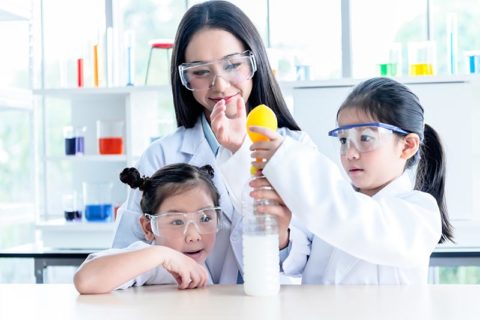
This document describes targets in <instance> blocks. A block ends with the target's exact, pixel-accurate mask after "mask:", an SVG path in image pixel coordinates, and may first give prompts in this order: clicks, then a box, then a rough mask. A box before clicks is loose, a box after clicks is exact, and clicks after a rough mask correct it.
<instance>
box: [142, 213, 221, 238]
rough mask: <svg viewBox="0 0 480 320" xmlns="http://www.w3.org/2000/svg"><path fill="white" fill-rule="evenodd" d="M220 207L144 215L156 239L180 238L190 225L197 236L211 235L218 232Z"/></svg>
mask: <svg viewBox="0 0 480 320" xmlns="http://www.w3.org/2000/svg"><path fill="white" fill-rule="evenodd" d="M221 212H222V209H221V208H220V207H214V208H205V209H201V210H198V211H194V212H160V213H158V214H147V213H146V214H145V216H146V217H147V219H149V220H150V226H151V227H152V231H153V234H155V235H156V236H157V237H162V238H171V237H181V236H184V235H185V234H186V233H187V230H188V228H189V226H190V225H192V227H194V228H195V230H196V231H197V232H198V233H199V234H211V233H215V232H217V231H218V225H219V219H220V215H221Z"/></svg>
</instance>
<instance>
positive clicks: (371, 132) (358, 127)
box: [328, 122, 408, 155]
mask: <svg viewBox="0 0 480 320" xmlns="http://www.w3.org/2000/svg"><path fill="white" fill-rule="evenodd" d="M394 133H397V134H401V135H407V134H408V132H407V131H405V130H403V129H400V128H399V127H396V126H392V125H390V124H386V123H381V122H367V123H356V124H350V125H346V126H342V127H339V128H336V129H334V130H332V131H329V132H328V135H329V136H331V137H337V138H338V141H339V142H340V154H341V155H345V154H346V153H347V150H348V149H349V148H351V147H354V148H355V149H356V150H357V151H358V152H360V153H364V152H370V151H374V150H376V149H378V148H379V147H381V146H382V145H383V143H384V142H385V141H388V139H389V138H391V136H392V135H393V134H394Z"/></svg>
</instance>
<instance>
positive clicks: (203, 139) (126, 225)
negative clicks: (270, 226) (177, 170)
mask: <svg viewBox="0 0 480 320" xmlns="http://www.w3.org/2000/svg"><path fill="white" fill-rule="evenodd" d="M171 82H172V91H173V98H174V106H175V113H176V118H177V124H178V129H177V130H176V131H175V132H174V133H173V134H171V135H168V136H166V137H164V138H163V139H160V140H158V141H156V142H154V143H153V144H152V145H151V146H150V147H149V148H148V149H147V150H146V151H145V153H144V154H143V155H142V157H141V158H140V160H139V162H138V164H137V169H138V170H139V171H140V173H141V174H143V175H146V176H150V175H152V174H153V173H154V172H155V171H157V170H158V169H159V168H161V167H163V166H164V165H166V164H171V163H177V162H185V163H189V164H192V165H196V166H203V165H206V164H210V165H211V166H212V167H213V168H214V170H215V172H217V173H218V174H216V175H215V177H214V183H215V185H216V187H217V189H218V190H219V193H220V206H221V207H222V209H223V211H224V219H223V221H222V225H221V228H220V231H219V233H218V234H217V241H216V244H215V247H214V249H213V250H212V252H211V254H210V255H209V257H208V258H207V261H206V266H207V268H208V270H209V272H210V276H211V278H212V280H213V282H214V283H236V282H237V280H238V279H241V271H242V260H243V259H242V247H241V244H242V241H241V240H242V239H241V215H240V213H239V212H238V210H236V209H235V207H236V206H234V205H233V204H232V200H234V199H231V198H230V195H229V191H228V190H227V188H226V186H225V183H224V181H223V177H222V174H221V170H219V168H217V164H216V161H217V158H219V157H232V158H234V159H236V158H238V157H240V158H242V159H244V164H242V166H241V167H243V170H245V171H246V174H248V172H249V166H250V164H249V162H250V159H249V153H248V147H249V145H250V142H249V141H248V139H245V137H246V116H245V114H246V111H247V109H248V110H250V109H251V108H253V107H255V106H256V105H258V104H261V103H264V104H267V105H268V106H270V107H271V108H272V109H273V111H274V112H275V113H276V115H277V118H278V124H279V127H280V128H281V129H280V131H279V132H280V133H281V134H282V135H286V136H290V137H292V139H294V140H298V141H304V140H305V141H308V142H310V141H311V140H310V139H308V137H306V135H305V134H304V133H302V132H300V131H299V130H300V129H299V127H298V125H297V124H296V123H295V121H294V120H293V118H292V116H291V115H290V113H289V111H288V109H287V107H286V104H285V102H284V100H283V98H282V96H281V93H280V89H279V87H278V84H277V82H276V81H275V79H274V77H273V74H272V72H271V68H270V65H269V62H268V58H267V54H266V50H265V47H264V46H263V42H262V40H261V38H260V36H259V34H258V32H257V30H256V29H255V27H254V25H253V23H252V22H251V21H250V20H249V19H248V17H247V16H246V15H245V14H244V13H243V12H242V11H241V10H240V9H238V8H237V7H236V6H234V5H233V4H231V3H229V2H226V1H209V2H205V3H201V4H198V5H195V6H193V7H191V8H190V9H189V10H188V11H187V12H186V13H185V15H184V17H183V18H182V21H181V22H180V25H179V27H178V30H177V35H176V38H175V46H174V49H173V56H172V69H171ZM238 151H241V152H238ZM237 154H238V155H237ZM232 155H233V156H232ZM229 162H230V161H226V162H225V163H224V165H225V167H226V168H227V170H228V164H229ZM235 170H236V172H238V171H239V170H242V168H239V167H236V168H235ZM140 199H141V193H140V192H138V191H137V190H130V191H129V193H128V198H127V200H126V202H125V203H124V204H123V205H122V206H121V207H120V209H119V215H118V218H117V227H116V230H115V236H114V241H113V247H117V248H123V247H126V246H128V245H129V244H130V243H132V242H135V241H137V240H145V239H144V236H143V232H142V229H141V228H140V224H139V218H140V216H141V209H140V205H139V203H140ZM237 208H238V207H237ZM278 217H279V221H281V223H282V226H283V227H282V230H283V232H282V236H283V242H282V244H284V246H285V245H286V243H287V242H288V233H287V232H288V231H287V227H288V224H289V222H290V212H289V211H288V210H286V209H284V210H281V211H280V212H279V214H278Z"/></svg>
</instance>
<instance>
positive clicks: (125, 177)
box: [120, 167, 148, 191]
mask: <svg viewBox="0 0 480 320" xmlns="http://www.w3.org/2000/svg"><path fill="white" fill-rule="evenodd" d="M147 179H148V178H145V177H141V176H140V172H138V170H137V169H136V168H133V167H132V168H125V169H123V170H122V172H121V173H120V181H122V182H123V183H126V184H128V185H129V186H130V188H132V189H136V188H139V189H140V190H141V191H143V190H144V189H145V184H146V182H147Z"/></svg>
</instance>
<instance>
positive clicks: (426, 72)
mask: <svg viewBox="0 0 480 320" xmlns="http://www.w3.org/2000/svg"><path fill="white" fill-rule="evenodd" d="M410 75H411V76H433V64H431V63H416V64H411V65H410Z"/></svg>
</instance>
